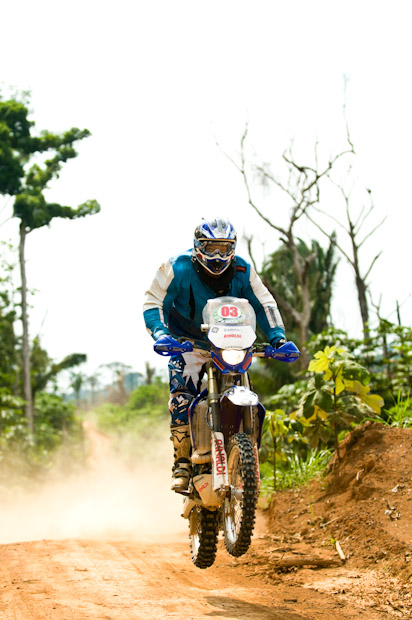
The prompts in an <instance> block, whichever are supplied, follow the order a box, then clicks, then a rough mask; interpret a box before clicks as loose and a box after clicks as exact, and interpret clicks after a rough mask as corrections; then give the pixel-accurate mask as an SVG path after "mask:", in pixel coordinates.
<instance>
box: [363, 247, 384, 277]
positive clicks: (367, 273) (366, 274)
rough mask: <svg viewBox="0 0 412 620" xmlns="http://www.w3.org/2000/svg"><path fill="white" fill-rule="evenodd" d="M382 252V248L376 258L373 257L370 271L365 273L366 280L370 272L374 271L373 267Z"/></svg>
mask: <svg viewBox="0 0 412 620" xmlns="http://www.w3.org/2000/svg"><path fill="white" fill-rule="evenodd" d="M381 254H382V250H381V251H380V252H379V253H378V254H377V255H376V256H375V258H374V259H373V261H372V263H371V265H370V267H369V269H368V271H367V272H366V273H365V275H364V276H363V279H364V280H365V281H366V279H367V277H368V275H369V274H370V272H371V271H372V268H373V266H374V264H375V263H376V261H377V260H378V258H379V256H380V255H381Z"/></svg>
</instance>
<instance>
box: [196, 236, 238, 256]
mask: <svg viewBox="0 0 412 620" xmlns="http://www.w3.org/2000/svg"><path fill="white" fill-rule="evenodd" d="M234 247H235V243H234V241H223V240H222V241H220V240H216V241H215V240H213V241H211V240H210V239H205V240H203V241H200V242H199V248H200V251H201V252H203V253H204V254H206V255H207V256H214V255H215V254H219V255H220V256H229V255H230V254H231V253H232V252H233V250H234Z"/></svg>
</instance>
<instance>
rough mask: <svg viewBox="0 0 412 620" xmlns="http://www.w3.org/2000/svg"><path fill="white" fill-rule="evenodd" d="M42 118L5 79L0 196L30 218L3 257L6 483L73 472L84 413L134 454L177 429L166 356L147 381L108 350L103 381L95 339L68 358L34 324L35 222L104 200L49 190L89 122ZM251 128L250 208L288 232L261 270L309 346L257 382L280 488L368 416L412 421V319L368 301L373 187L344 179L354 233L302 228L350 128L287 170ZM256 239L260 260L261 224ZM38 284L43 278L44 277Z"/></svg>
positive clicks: (80, 461) (1, 444)
mask: <svg viewBox="0 0 412 620" xmlns="http://www.w3.org/2000/svg"><path fill="white" fill-rule="evenodd" d="M33 126H34V123H33V122H32V121H30V120H29V111H28V108H27V105H26V103H25V101H24V97H23V98H18V97H17V98H13V97H12V98H10V99H3V98H2V97H1V93H0V155H1V157H2V159H1V161H0V196H1V197H2V198H4V200H5V201H6V202H8V203H10V202H11V203H12V205H13V213H12V216H11V217H15V218H17V220H18V224H19V231H20V247H19V248H13V247H11V246H10V245H8V244H5V243H3V244H2V245H1V260H0V485H1V486H2V488H3V489H11V488H16V487H17V488H18V486H19V484H20V482H21V481H24V480H26V479H28V478H33V476H34V477H39V478H41V476H42V475H44V473H45V472H49V471H50V470H51V469H53V468H55V467H57V466H59V467H61V468H64V469H65V471H66V472H67V471H71V470H72V469H73V468H74V469H75V468H76V467H81V466H84V464H85V463H86V462H87V455H88V445H87V441H86V440H85V438H84V431H83V426H82V422H83V421H84V419H85V418H87V419H88V420H90V421H92V422H93V423H94V424H95V425H96V427H97V428H98V429H99V430H100V431H101V432H103V433H106V434H107V435H109V436H110V438H111V439H112V444H111V445H112V449H113V451H114V452H115V453H116V454H117V455H118V456H119V457H120V458H122V459H124V460H126V462H128V463H133V462H134V460H135V459H138V458H139V456H140V455H141V453H142V451H143V450H144V446H145V442H148V441H152V439H153V438H157V437H164V436H165V434H167V433H168V413H167V400H168V386H167V384H166V383H165V382H164V381H163V380H162V379H161V378H160V377H156V373H155V369H153V368H150V367H149V365H147V368H146V371H147V372H146V376H145V377H144V376H142V375H139V376H137V375H138V373H134V375H133V377H134V379H136V381H135V382H134V383H130V381H129V382H128V380H129V379H131V378H132V374H133V373H130V372H129V371H130V369H128V368H127V367H126V366H124V365H123V364H121V363H112V364H107V365H106V370H107V369H109V370H110V371H111V372H112V373H113V380H112V381H111V385H109V386H107V385H101V384H100V383H99V382H101V378H100V377H99V373H98V372H96V373H95V374H94V375H93V376H90V377H86V376H85V375H84V374H83V373H82V371H81V364H82V363H83V362H84V361H85V360H86V355H85V354H84V353H69V352H68V354H67V356H66V357H65V358H64V359H63V360H60V361H57V362H56V361H55V360H52V359H50V357H49V355H48V353H47V351H45V350H44V349H43V347H42V345H41V342H40V339H39V337H38V336H31V335H30V333H29V313H30V304H32V303H35V297H34V295H33V293H32V292H31V290H30V289H29V288H27V285H26V275H25V253H24V252H25V245H24V242H25V239H26V236H27V234H29V233H32V232H34V231H35V230H36V229H37V228H39V227H41V226H44V225H46V224H49V223H50V222H51V221H52V220H53V219H54V218H55V217H63V218H66V219H73V218H77V217H84V216H87V215H92V214H94V213H97V212H98V211H99V209H100V207H99V205H98V203H97V202H96V201H94V200H89V201H86V202H85V203H84V204H82V205H80V206H79V207H76V208H71V207H66V206H62V205H58V204H54V203H53V204H49V203H48V202H47V200H46V199H45V196H44V190H45V189H46V188H47V187H48V186H49V184H50V183H51V182H52V181H53V180H56V179H57V177H58V173H59V171H60V169H61V167H62V166H63V164H64V163H66V162H67V161H68V160H69V159H71V158H73V157H76V155H77V152H76V151H75V149H74V144H75V143H76V142H77V141H78V140H81V139H84V138H86V137H87V136H88V135H89V132H88V131H87V130H82V131H80V130H77V129H75V128H72V129H70V130H69V131H68V132H65V133H63V134H61V135H57V134H51V133H49V132H41V133H40V134H38V135H35V134H34V133H33ZM246 138H247V130H246V131H245V133H244V135H243V137H242V142H241V161H240V163H239V164H236V162H234V160H232V161H233V163H235V165H236V167H237V169H238V170H239V172H240V173H241V175H242V178H243V181H244V183H245V187H246V190H247V198H248V201H249V204H250V206H251V208H252V209H254V210H255V211H256V212H257V213H258V215H259V216H261V217H262V218H263V219H264V221H265V222H266V223H267V224H268V226H269V227H271V228H272V229H273V230H274V234H275V237H276V243H277V244H279V234H280V245H279V247H276V249H275V250H274V251H273V252H272V253H270V254H268V255H267V256H266V257H265V259H264V261H263V265H262V268H261V269H258V268H257V270H258V271H259V272H260V275H261V276H262V279H263V280H264V282H265V284H266V286H267V287H268V289H269V290H270V291H272V292H273V294H274V296H275V298H276V300H277V303H278V305H279V308H280V309H281V312H282V314H283V316H284V318H285V322H286V327H287V334H288V337H289V338H290V339H293V340H294V341H295V342H296V343H297V344H298V346H299V347H300V349H301V350H302V352H303V355H302V358H301V360H300V362H299V363H296V364H283V365H282V364H281V363H280V362H274V361H273V360H272V361H269V360H266V361H265V360H260V361H256V363H254V364H253V367H252V371H251V377H252V381H253V385H254V389H255V391H256V392H257V393H258V394H259V396H260V398H261V400H262V401H263V404H264V405H265V407H266V408H267V412H268V414H267V417H266V421H265V425H264V430H263V437H262V445H261V452H260V459H261V473H262V489H263V491H264V493H266V494H271V493H272V492H273V491H274V490H276V489H283V488H289V487H293V486H296V485H302V484H306V483H307V482H308V481H309V480H310V479H311V478H313V476H316V475H320V474H321V473H322V472H323V471H324V470H325V467H326V465H327V463H328V461H329V460H330V458H331V457H332V455H334V454H336V455H337V458H338V459H339V442H340V441H341V440H342V438H343V437H344V436H345V434H347V433H348V432H349V431H350V430H352V429H353V428H355V427H356V426H358V425H360V424H362V423H363V422H364V421H366V420H378V421H380V422H381V423H383V424H390V425H393V426H397V427H401V428H404V427H411V426H412V397H411V386H412V329H411V327H409V326H406V325H403V324H402V322H401V318H400V309H399V305H398V304H397V318H398V320H397V323H392V322H390V321H388V320H387V319H385V318H383V317H382V316H381V313H380V308H379V307H378V306H376V305H374V304H372V302H371V301H368V300H369V299H370V296H369V297H368V293H369V292H370V291H369V285H368V276H369V275H370V272H371V269H372V267H373V265H374V264H375V262H376V260H377V259H378V258H379V254H378V255H376V256H375V258H374V259H373V261H372V263H371V264H370V265H368V266H366V267H365V268H364V269H362V264H361V262H362V261H361V255H360V248H361V247H362V245H363V242H364V241H366V240H367V239H368V238H369V237H370V236H371V234H373V233H374V231H375V230H376V228H377V226H375V227H374V228H373V229H372V230H371V231H369V232H366V234H365V235H364V237H363V239H362V237H361V239H359V234H360V229H361V227H362V226H363V225H364V224H365V222H366V221H367V217H368V215H369V214H370V213H371V211H372V209H373V204H372V203H371V197H370V190H368V192H367V199H368V201H370V204H367V205H366V206H365V205H362V204H361V205H358V204H353V203H352V202H351V198H350V194H349V193H348V192H347V191H346V188H345V183H344V182H342V181H340V182H339V184H338V185H336V183H334V187H335V188H337V191H338V195H339V196H340V197H341V199H342V201H343V207H344V210H343V215H342V214H340V215H339V213H336V214H335V215H334V216H333V219H334V220H335V223H337V224H339V225H340V228H341V229H343V233H342V231H340V234H339V235H338V234H337V233H336V231H335V230H333V229H327V228H326V227H325V226H324V225H323V224H322V227H321V230H320V232H321V233H322V235H323V236H324V237H325V246H322V244H321V243H320V242H319V241H318V240H316V239H307V240H306V241H305V240H302V239H301V238H300V237H298V236H297V234H296V225H297V222H298V221H299V220H301V219H305V218H307V220H308V221H311V222H312V220H313V217H314V211H315V210H317V211H316V213H321V212H322V203H321V192H320V188H321V186H322V187H323V184H325V183H331V181H333V179H332V177H333V173H334V171H335V169H336V167H337V166H338V165H339V164H340V163H341V162H342V161H344V160H346V159H347V158H353V157H354V156H355V154H354V148H353V145H352V141H351V139H350V136H349V134H348V135H347V137H346V138H347V143H346V145H345V147H344V148H343V149H342V150H341V151H340V152H338V153H337V154H336V155H335V156H333V157H329V159H328V160H326V161H325V162H324V163H323V164H322V161H321V159H322V158H321V153H318V152H317V154H316V162H315V163H311V162H309V163H308V164H307V165H306V164H304V163H302V162H299V163H297V162H296V161H295V159H294V157H293V154H292V153H291V151H288V152H286V153H285V155H284V157H283V162H284V164H285V165H286V168H287V178H288V182H287V183H285V182H283V181H282V180H281V179H280V178H278V177H277V176H276V175H275V174H273V173H272V172H271V170H270V167H269V166H268V165H267V164H259V162H257V163H256V162H250V161H248V154H247V150H246V145H247V142H246ZM315 164H316V165H315ZM339 178H340V179H341V178H342V174H340V177H339ZM250 179H254V181H253V182H254V183H255V182H257V183H258V184H260V185H261V186H262V187H264V188H265V191H266V190H267V189H268V188H272V189H274V190H276V191H278V192H281V193H282V194H285V195H286V196H287V199H288V200H289V201H290V205H289V207H290V209H289V213H290V221H289V222H286V223H285V224H282V225H280V224H279V223H277V218H276V214H275V215H273V217H272V216H271V215H270V214H269V215H267V216H266V215H263V208H262V207H261V206H260V205H259V204H258V203H257V201H255V199H254V197H253V196H252V193H253V191H252V190H253V187H252V185H253V184H252V182H251V180H250ZM274 204H276V201H275V202H274ZM285 212H287V209H285ZM315 219H316V218H315ZM275 220H276V224H275V223H274V221H275ZM316 221H317V222H320V221H322V220H321V219H319V218H318V219H316ZM319 226H320V224H319ZM378 226H379V224H378ZM68 234H70V226H69V225H68ZM342 234H343V236H345V235H346V236H349V240H350V243H351V247H352V251H353V253H352V254H349V253H348V252H347V251H346V250H345V248H344V243H343V239H342V238H341V237H342ZM247 241H248V246H249V251H250V259H251V261H252V262H254V259H253V252H252V250H253V247H252V241H253V237H252V236H251V237H250V238H249V239H248V240H247ZM342 258H343V259H344V260H346V261H347V262H348V264H349V265H350V267H351V268H352V270H353V274H354V278H355V284H356V287H355V290H356V295H355V298H354V299H353V300H352V302H351V301H350V300H349V299H348V304H349V303H352V305H353V306H354V307H356V305H358V307H359V312H360V316H361V318H362V326H363V330H362V331H363V333H362V338H359V339H354V338H353V337H352V335H351V334H347V333H345V332H343V331H342V330H340V329H339V326H338V325H335V324H334V323H333V320H332V317H331V305H332V299H333V290H334V287H335V286H336V285H337V284H339V282H338V281H337V273H338V272H337V265H338V261H339V259H342ZM17 265H19V266H20V269H19V271H20V275H19V277H16V268H17ZM30 284H31V285H33V286H35V282H33V283H30ZM33 299H34V302H33ZM260 336H262V334H260ZM63 372H66V373H67V372H69V373H70V380H71V383H70V385H71V389H72V392H71V393H70V396H71V398H70V399H68V398H67V394H63V393H62V391H61V389H60V388H59V387H58V386H59V382H58V378H59V376H60V374H61V373H63ZM86 387H88V391H87V392H86Z"/></svg>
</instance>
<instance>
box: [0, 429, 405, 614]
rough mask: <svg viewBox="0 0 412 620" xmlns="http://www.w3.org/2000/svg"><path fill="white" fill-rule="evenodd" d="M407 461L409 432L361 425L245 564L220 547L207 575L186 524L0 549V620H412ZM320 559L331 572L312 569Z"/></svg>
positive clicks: (274, 509)
mask: <svg viewBox="0 0 412 620" xmlns="http://www.w3.org/2000/svg"><path fill="white" fill-rule="evenodd" d="M410 454H412V431H411V430H403V429H396V428H388V427H384V426H383V425H377V424H367V425H365V426H363V427H361V428H360V429H358V430H356V431H355V432H353V433H352V434H351V435H350V436H348V437H347V439H346V440H345V442H344V443H343V444H342V460H341V462H337V461H336V462H334V463H333V464H332V465H331V468H330V472H329V474H328V476H327V477H326V478H325V479H324V480H322V481H321V482H316V483H313V484H312V485H310V486H308V487H307V488H304V489H302V490H300V491H286V492H280V493H276V495H275V496H274V498H273V500H272V502H271V505H270V507H269V509H268V510H266V511H265V512H264V513H261V514H260V517H259V521H258V531H257V533H256V537H255V538H254V540H253V542H252V546H251V549H250V550H249V552H248V553H247V554H246V555H245V556H243V557H242V558H240V559H238V560H237V559H235V558H232V557H230V556H229V555H227V553H226V552H225V551H224V550H223V545H222V541H220V542H219V551H218V555H217V559H216V562H215V564H214V566H213V567H212V568H210V569H207V570H199V569H196V568H195V567H194V566H193V564H192V563H191V560H190V554H189V545H188V540H187V534H185V533H184V532H185V530H186V524H185V523H184V522H183V520H182V530H181V531H182V533H180V534H176V533H175V534H173V535H170V536H169V539H168V537H167V535H166V534H165V532H163V537H162V538H158V540H157V541H155V542H153V540H152V541H146V542H144V541H143V540H137V541H136V540H135V539H133V538H132V537H131V536H130V537H129V536H127V534H125V535H124V536H123V538H122V539H119V538H116V539H113V538H108V537H104V536H101V537H100V539H97V540H96V539H94V540H90V539H88V538H86V539H83V540H82V539H80V538H76V539H65V540H37V541H32V542H15V543H11V544H6V545H0V581H1V583H0V618H1V619H2V620H3V619H4V620H37V619H38V620H40V619H41V620H43V619H49V618H50V619H51V618H53V620H88V619H90V620H95V619H96V620H97V619H101V620H104V619H106V620H118V619H119V620H120V619H122V620H126V619H127V620H134V619H136V620H140V619H143V618H145V619H146V620H152V619H157V618H159V619H163V618H169V617H170V618H176V619H177V620H190V619H198V618H217V619H227V618H235V619H241V620H242V619H245V620H246V619H250V620H258V619H259V620H264V619H272V620H315V619H316V620H351V619H353V618H355V617H358V616H359V617H360V618H362V619H364V620H377V619H381V618H412V587H411V586H412V516H411V504H410V501H411V497H412V460H411V458H410V456H409V455H410ZM165 483H166V479H165ZM153 492H154V493H156V492H157V491H156V487H154V488H153ZM158 516H159V515H158ZM160 516H161V515H160ZM97 518H98V517H97ZM163 518H164V520H165V523H164V525H165V530H167V519H168V517H167V516H165V515H164V516H163ZM160 533H162V532H160ZM336 540H337V541H339V542H340V545H341V548H342V550H343V553H344V555H345V558H346V559H345V561H342V560H340V558H339V555H338V553H337V551H336V548H335V546H334V541H336ZM322 560H323V561H328V560H329V561H333V562H334V563H335V565H334V566H332V567H330V566H329V567H319V566H318V567H316V566H314V565H313V563H314V562H315V561H316V562H320V561H322ZM311 561H312V565H311V564H310V562H311ZM282 562H283V564H285V563H286V564H289V567H284V566H283V567H282V565H281V563H282ZM308 562H309V564H308ZM305 563H306V565H304V566H303V567H302V566H301V567H297V566H293V564H305Z"/></svg>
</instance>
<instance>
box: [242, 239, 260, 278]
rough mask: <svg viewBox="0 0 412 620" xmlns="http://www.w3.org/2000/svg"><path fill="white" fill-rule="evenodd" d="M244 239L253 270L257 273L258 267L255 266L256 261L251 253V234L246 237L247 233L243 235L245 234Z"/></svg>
mask: <svg viewBox="0 0 412 620" xmlns="http://www.w3.org/2000/svg"><path fill="white" fill-rule="evenodd" d="M244 240H245V241H246V245H247V251H248V254H249V258H250V260H251V261H252V265H253V268H254V270H255V271H256V273H257V272H258V268H257V266H256V261H255V258H254V256H253V253H252V242H253V235H250V237H248V236H247V235H245V236H244Z"/></svg>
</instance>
